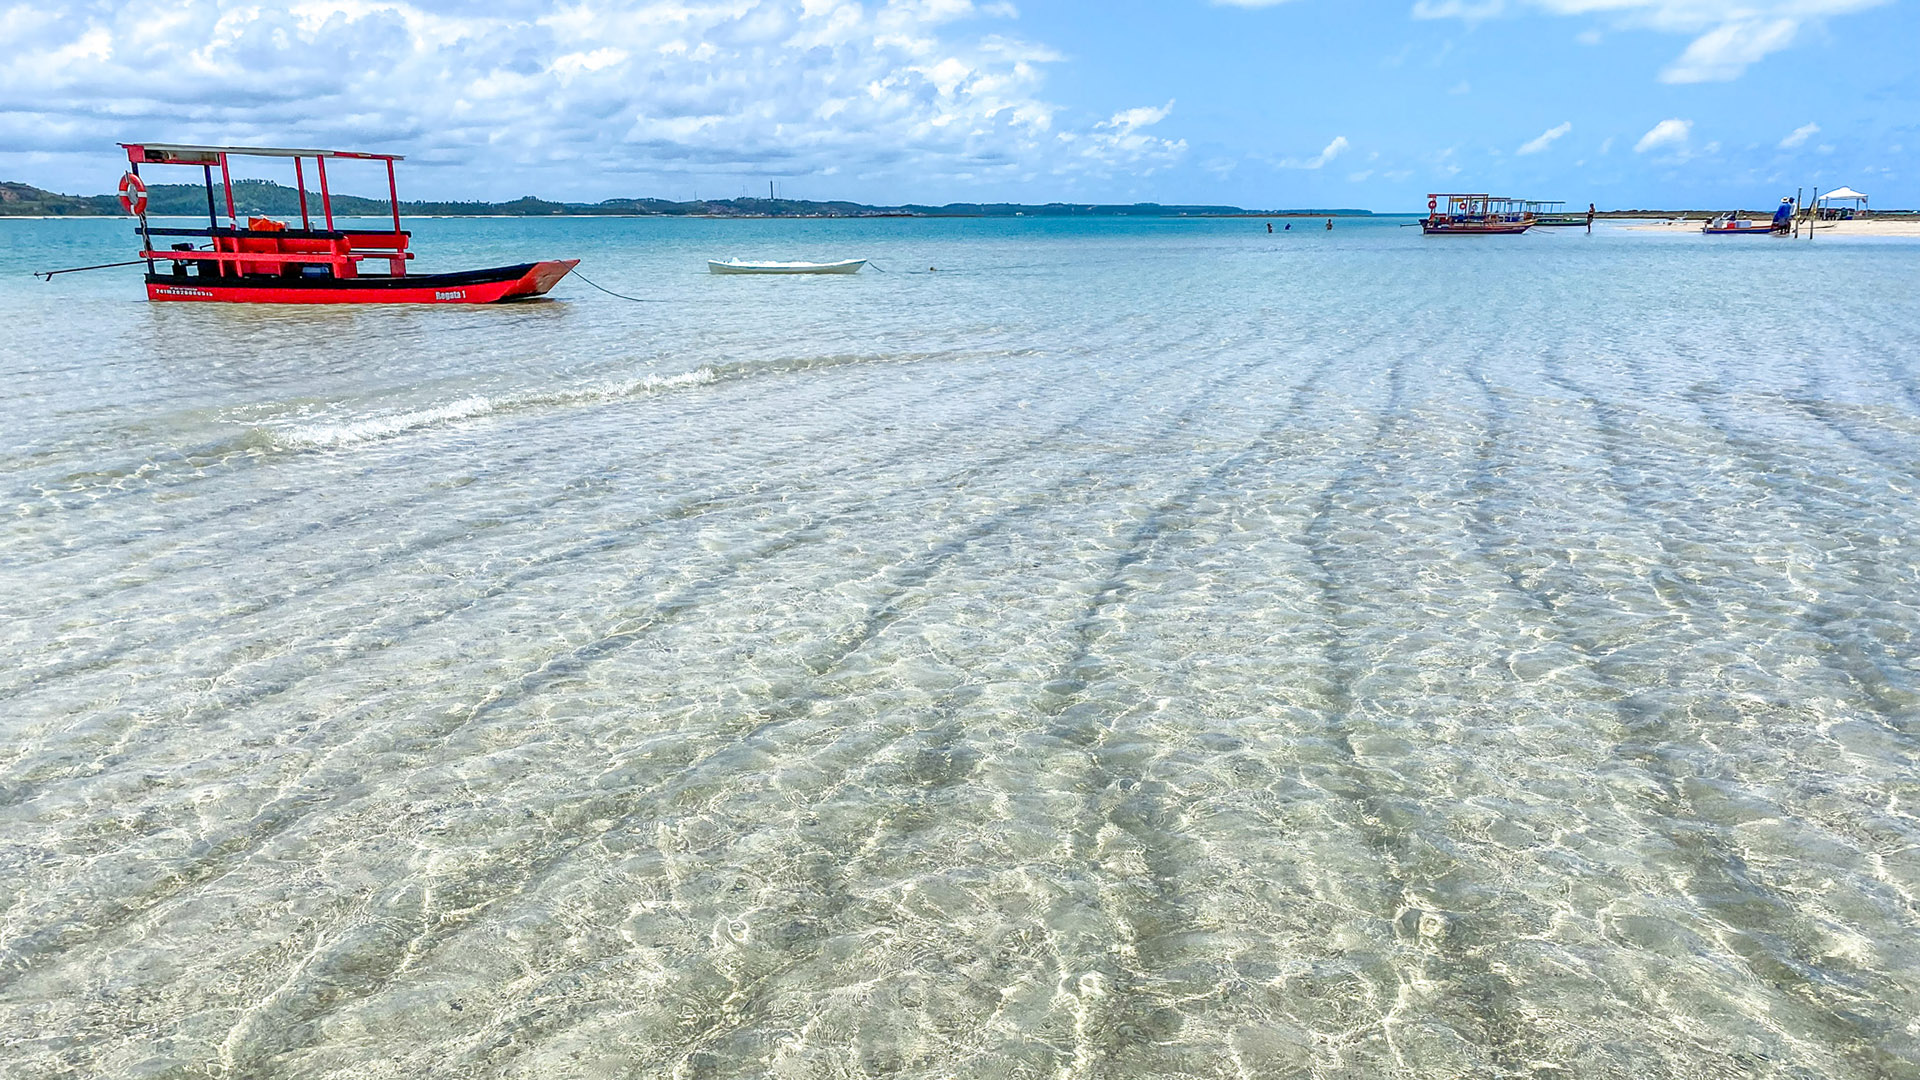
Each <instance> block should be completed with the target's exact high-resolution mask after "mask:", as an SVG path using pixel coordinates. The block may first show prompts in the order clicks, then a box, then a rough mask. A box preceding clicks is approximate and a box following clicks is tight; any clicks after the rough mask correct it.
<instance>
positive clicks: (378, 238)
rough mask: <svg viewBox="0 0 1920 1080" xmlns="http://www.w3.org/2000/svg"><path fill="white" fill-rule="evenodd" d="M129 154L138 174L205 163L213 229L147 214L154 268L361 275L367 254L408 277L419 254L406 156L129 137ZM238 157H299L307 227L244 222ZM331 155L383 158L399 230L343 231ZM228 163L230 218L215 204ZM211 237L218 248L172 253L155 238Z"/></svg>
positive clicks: (297, 180)
mask: <svg viewBox="0 0 1920 1080" xmlns="http://www.w3.org/2000/svg"><path fill="white" fill-rule="evenodd" d="M120 147H121V149H123V150H125V151H126V152H127V168H128V171H130V172H131V173H132V174H133V175H134V176H135V177H138V176H139V175H140V166H142V165H188V166H194V165H197V166H199V167H200V170H201V176H202V178H203V180H204V182H205V184H206V191H207V228H205V229H151V228H149V227H148V226H147V220H146V215H144V214H142V215H140V237H141V241H142V247H144V248H145V249H146V250H144V251H142V252H141V253H140V257H141V258H143V259H145V260H147V262H148V265H149V268H150V271H149V272H151V266H152V264H153V261H154V260H155V259H168V260H172V261H173V262H174V264H175V266H176V269H180V268H181V264H183V263H187V262H193V263H198V264H203V265H201V272H202V273H204V272H206V271H207V270H208V269H211V270H213V271H214V272H215V273H216V274H217V275H218V276H221V277H226V276H228V275H229V273H232V274H239V275H245V274H249V273H288V272H298V271H300V269H301V268H302V267H306V266H315V267H322V266H323V267H326V268H327V271H328V272H329V273H331V274H332V275H334V276H336V277H357V276H359V270H358V268H359V263H360V261H361V260H363V259H369V258H373V259H385V260H387V263H388V268H389V273H390V274H391V275H392V276H393V277H404V276H405V275H406V272H407V261H408V260H409V259H412V258H413V252H411V251H409V250H407V248H408V233H407V232H406V230H405V229H402V228H401V227H400V187H399V182H398V179H397V178H396V177H395V175H394V163H395V162H399V161H405V160H406V158H405V156H404V155H401V154H373V153H366V152H364V151H358V150H320V149H295V148H290V147H277V146H210V145H200V144H194V143H121V144H120ZM235 157H259V158H281V159H285V158H292V159H293V180H294V190H295V191H297V192H298V193H299V197H300V228H299V229H298V230H292V229H286V228H284V227H278V226H277V225H276V227H274V228H257V227H255V226H254V225H253V223H252V222H251V221H249V223H248V224H247V225H245V226H242V225H241V224H240V217H239V212H238V210H237V209H236V207H235V206H234V201H233V172H232V168H231V166H230V165H229V159H230V158H235ZM307 158H312V159H313V163H314V169H315V171H316V172H317V173H318V174H319V180H320V212H321V220H322V221H323V222H324V223H325V228H324V229H316V228H314V220H313V214H312V212H311V208H310V207H309V205H308V203H307V181H306V168H305V164H304V162H305V159H307ZM329 158H333V159H338V160H351V161H380V162H384V163H386V167H387V199H388V203H387V205H388V207H389V208H390V210H391V211H392V214H393V229H392V230H391V231H388V230H384V229H336V228H335V227H334V220H333V191H332V189H331V187H330V186H329V185H328V183H327V160H328V159H329ZM215 166H218V167H219V169H220V186H221V188H222V190H223V191H224V192H225V195H226V204H227V224H226V225H225V226H222V225H221V224H220V213H219V210H218V208H217V207H216V205H215V203H214V194H213V170H214V167H215ZM156 235H160V236H204V237H207V238H209V239H210V240H212V241H213V249H212V250H211V251H207V250H196V249H192V248H191V247H190V246H189V245H185V244H175V245H173V247H172V248H171V249H169V250H166V251H156V250H153V241H152V239H151V237H153V236H156Z"/></svg>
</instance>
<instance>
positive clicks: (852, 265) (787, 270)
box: [707, 259, 867, 274]
mask: <svg viewBox="0 0 1920 1080" xmlns="http://www.w3.org/2000/svg"><path fill="white" fill-rule="evenodd" d="M865 265H867V260H865V259H842V260H841V261H839V262H830V263H810V262H744V261H742V260H740V259H728V260H727V261H726V262H719V261H717V260H715V259H708V260H707V269H708V270H709V271H712V272H713V273H716V274H857V273H859V272H860V268H861V267H863V266H865Z"/></svg>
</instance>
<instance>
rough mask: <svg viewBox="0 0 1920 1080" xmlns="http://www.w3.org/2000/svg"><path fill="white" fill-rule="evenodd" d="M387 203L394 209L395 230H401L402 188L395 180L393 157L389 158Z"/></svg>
mask: <svg viewBox="0 0 1920 1080" xmlns="http://www.w3.org/2000/svg"><path fill="white" fill-rule="evenodd" d="M387 205H388V206H389V207H391V208H392V209H393V231H394V232H396V233H397V232H399V231H400V188H399V186H398V185H396V184H395V183H394V182H393V159H392V158H388V159H387Z"/></svg>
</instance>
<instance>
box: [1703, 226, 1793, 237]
mask: <svg viewBox="0 0 1920 1080" xmlns="http://www.w3.org/2000/svg"><path fill="white" fill-rule="evenodd" d="M1700 231H1701V232H1702V233H1703V234H1705V235H1707V236H1785V235H1787V231H1786V230H1785V229H1776V228H1774V227H1773V226H1772V225H1765V226H1760V227H1754V228H1736V229H1726V228H1721V229H1716V228H1714V227H1713V226H1711V225H1708V226H1706V227H1704V228H1702V229H1701V230H1700Z"/></svg>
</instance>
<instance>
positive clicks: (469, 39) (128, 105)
mask: <svg viewBox="0 0 1920 1080" xmlns="http://www.w3.org/2000/svg"><path fill="white" fill-rule="evenodd" d="M1014 14H1015V12H1014V11H1013V9H1012V8H1011V6H1009V5H1007V4H1004V3H994V4H984V5H983V4H979V3H975V2H974V0H878V2H868V3H865V4H862V3H857V2H853V0H566V2H563V3H559V4H554V3H548V2H543V0H497V2H496V3H493V4H489V5H485V6H477V5H467V4H459V3H455V2H454V0H291V2H290V3H287V4H283V5H258V4H254V3H248V2H246V0H171V2H169V3H167V4H164V5H162V6H160V7H157V8H156V7H155V6H154V5H153V4H151V3H136V2H134V0H94V2H90V3H84V4H76V3H69V2H67V0H14V3H13V6H12V7H10V8H7V9H5V11H4V12H0V26H4V28H5V31H6V37H7V39H8V47H7V48H6V49H4V50H0V96H3V97H4V100H5V104H4V105H0V147H4V148H5V150H4V151H3V152H0V162H4V161H5V160H6V159H8V158H12V159H14V160H23V159H35V160H44V159H45V158H46V156H47V155H58V154H63V153H76V154H97V153H99V152H100V151H101V150H102V149H103V147H106V146H109V145H110V144H111V143H112V142H113V141H115V140H121V139H124V140H136V139H154V140H166V141H183V142H184V141H207V142H221V143H265V144H269V145H287V144H294V145H328V144H341V145H346V146H350V147H355V148H365V149H382V150H395V151H399V152H403V153H407V154H408V155H409V156H411V157H413V158H414V159H415V160H416V161H419V160H424V161H426V162H428V163H430V164H431V163H435V162H439V163H449V164H453V163H467V162H473V161H476V160H480V159H482V158H484V159H485V160H486V161H487V163H488V164H487V170H486V173H487V175H489V176H492V177H495V178H496V179H497V182H500V183H510V184H516V185H518V184H522V183H524V184H526V185H528V186H527V187H521V188H519V189H517V190H506V191H501V190H491V191H482V190H466V191H454V192H450V193H452V194H473V195H494V196H499V195H513V194H520V193H521V191H523V190H528V189H530V187H531V186H533V185H536V184H551V185H553V186H557V187H560V188H564V187H565V186H566V185H567V184H568V183H572V184H574V185H575V186H576V187H581V186H586V187H593V186H595V185H597V186H598V188H599V189H601V190H599V193H600V194H635V193H638V192H636V191H635V190H634V187H635V183H634V182H632V181H627V182H623V183H621V184H619V185H618V188H617V190H608V189H607V187H608V185H606V184H605V183H604V181H595V180H593V179H592V178H595V177H608V176H618V177H634V176H636V175H643V176H651V177H655V178H659V177H671V176H675V175H684V176H688V177H699V176H713V175H716V174H717V175H742V176H745V175H756V176H759V175H776V176H778V175H785V176H795V175H806V174H820V173H825V172H829V171H833V170H840V171H842V172H843V174H851V175H854V176H861V177H869V178H874V177H878V178H885V177H890V176H891V177H899V178H903V179H904V180H905V181H907V182H910V183H911V184H912V185H913V186H914V187H915V188H916V189H919V188H922V187H923V186H925V185H926V184H927V183H928V182H929V181H940V180H947V181H953V182H956V183H960V184H965V183H969V182H981V181H993V180H997V179H1000V180H1023V179H1028V178H1031V177H1033V176H1036V175H1044V174H1064V175H1110V174H1112V173H1114V172H1116V171H1122V172H1144V171H1151V170H1152V169H1155V168H1158V167H1161V166H1163V165H1165V164H1167V163H1169V162H1171V161H1173V160H1176V159H1177V158H1178V157H1179V156H1180V155H1182V154H1183V153H1184V152H1185V149H1186V145H1185V143H1184V142H1181V141H1180V140H1177V139H1166V138H1158V137H1155V136H1152V135H1148V134H1146V133H1145V132H1143V131H1142V130H1141V129H1143V128H1146V127H1148V126H1150V125H1151V124H1153V123H1155V122H1157V121H1158V120H1160V119H1163V118H1164V117H1165V115H1166V111H1165V109H1158V110H1156V109H1130V110H1126V111H1124V112H1121V113H1118V114H1116V115H1114V116H1113V117H1111V118H1110V119H1108V120H1106V121H1102V122H1099V123H1097V124H1095V123H1089V122H1087V121H1085V120H1080V121H1073V120H1070V119H1068V118H1066V117H1064V116H1063V113H1062V109H1061V108H1060V107H1059V106H1057V105H1055V104H1053V103H1051V102H1049V101H1048V100H1047V99H1046V97H1045V95H1044V93H1043V83H1044V77H1045V72H1046V69H1047V68H1048V66H1049V65H1053V64H1056V63H1059V62H1060V61H1061V60H1062V57H1061V56H1060V54H1059V53H1057V52H1055V51H1054V50H1052V49H1050V48H1047V47H1046V46H1044V45H1038V44H1035V43H1032V42H1027V41H1023V40H1020V39H1018V38H1016V37H1013V36H1011V35H1010V34H1009V33H1007V32H1006V30H1005V29H1003V28H1004V27H1005V20H1007V19H1009V18H1011V17H1013V16H1014ZM1170 105H1171V103H1169V107H1170ZM477 171H478V170H476V172H477ZM415 182H416V183H420V182H421V180H420V175H419V171H418V170H416V171H415ZM465 182H468V183H471V182H472V181H465ZM435 183H436V185H437V186H440V187H442V188H449V187H457V186H458V183H459V182H456V181H452V180H451V178H450V177H446V176H445V175H444V174H443V176H442V178H440V179H439V180H437V181H435ZM552 189H553V187H548V188H546V189H545V190H552Z"/></svg>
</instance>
